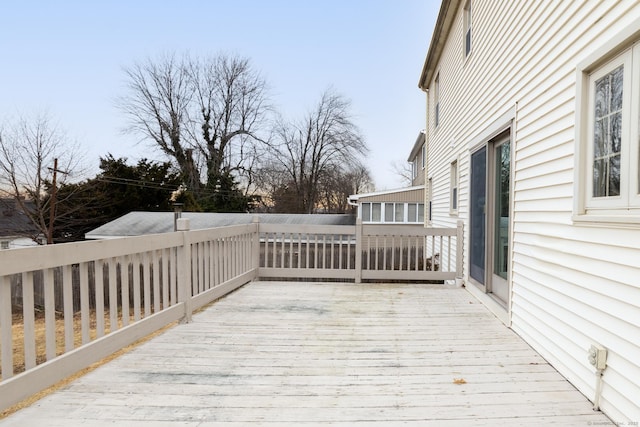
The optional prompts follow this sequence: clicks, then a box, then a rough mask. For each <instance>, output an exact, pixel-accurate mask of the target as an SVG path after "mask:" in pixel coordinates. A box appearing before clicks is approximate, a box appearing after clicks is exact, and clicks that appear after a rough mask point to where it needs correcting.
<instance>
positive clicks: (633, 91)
mask: <svg viewBox="0 0 640 427" xmlns="http://www.w3.org/2000/svg"><path fill="white" fill-rule="evenodd" d="M598 63H602V62H601V61H598ZM579 73H580V74H581V75H580V76H579V77H581V79H582V80H581V82H580V84H581V86H579V94H578V97H579V102H581V105H583V107H582V109H581V111H579V112H578V114H580V116H579V117H578V118H577V120H578V121H580V120H583V121H584V123H586V126H577V127H578V128H579V129H578V134H577V138H576V140H577V144H579V146H578V147H577V148H576V150H577V151H578V152H579V156H577V157H578V160H577V161H578V162H580V164H579V165H578V168H577V169H579V170H578V172H577V173H578V174H579V175H578V179H577V180H576V182H577V183H578V187H577V189H576V191H577V192H578V194H577V197H576V200H577V203H578V205H577V209H576V212H577V213H578V214H580V215H582V214H586V215H604V216H616V217H619V215H625V216H626V217H627V219H628V217H629V215H640V195H639V193H640V174H639V167H638V163H639V160H640V156H639V150H638V136H639V121H640V120H639V119H640V44H636V45H634V46H629V47H628V48H627V49H626V50H623V51H622V52H621V53H620V54H618V55H617V56H615V57H613V58H610V59H609V60H608V61H607V62H606V63H604V64H602V65H599V66H597V67H595V68H594V69H588V68H580V67H579ZM580 89H582V90H580ZM581 95H582V97H586V100H584V99H582V98H580V96H581ZM580 219H587V220H588V219H589V218H584V217H583V218H580ZM618 219H619V218H618ZM612 220H613V221H615V220H616V219H612ZM624 220H625V219H624V218H623V219H622V221H624Z"/></svg>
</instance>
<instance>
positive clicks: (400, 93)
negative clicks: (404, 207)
mask: <svg viewBox="0 0 640 427" xmlns="http://www.w3.org/2000/svg"><path fill="white" fill-rule="evenodd" d="M439 6H440V1H439V0H322V1H308V0H227V1H221V0H208V1H206V0H202V1H195V0H181V1H172V2H169V1H165V0H150V1H147V0H144V1H141V0H110V1H106V0H104V1H97V0H96V1H93V0H91V1H87V0H78V1H66V0H58V1H30V0H21V1H11V2H8V1H7V2H3V4H2V5H1V6H0V16H1V17H2V24H0V53H1V55H2V58H1V62H0V63H1V64H2V65H1V66H0V124H2V123H3V122H4V123H7V122H9V121H11V120H13V119H14V118H15V117H16V116H17V115H19V114H27V115H29V114H33V113H35V112H41V111H43V110H46V111H48V112H49V114H50V115H51V116H52V117H53V118H54V119H55V120H56V121H57V122H58V123H59V124H60V126H61V127H62V128H64V129H65V130H66V131H67V133H68V135H69V136H70V137H71V138H72V139H75V140H77V141H79V142H80V143H81V144H82V146H83V147H84V148H85V149H86V153H87V155H86V158H87V162H88V163H90V164H91V165H92V166H93V167H95V171H94V172H95V173H97V172H98V168H97V166H98V159H99V157H100V156H104V155H106V154H107V153H112V154H113V155H114V156H115V157H127V158H129V160H130V161H131V162H132V163H133V162H135V161H137V160H138V159H139V158H140V157H147V158H152V159H157V160H164V159H163V158H162V157H160V156H158V155H157V154H153V150H150V149H149V146H148V145H144V144H137V143H136V141H137V139H136V138H135V137H134V136H131V135H125V134H123V133H122V128H123V127H124V126H125V117H124V116H123V114H122V113H121V112H120V111H119V110H118V109H117V108H116V106H115V98H116V97H118V96H119V95H122V94H123V93H124V90H125V89H124V73H123V71H122V70H123V67H128V66H131V65H132V64H133V63H134V62H136V61H141V60H144V59H146V58H148V57H151V58H154V57H158V56H159V55H160V54H163V53H167V52H177V53H182V52H189V53H191V54H193V55H201V56H206V55H215V54H217V53H220V52H226V53H231V54H234V55H239V56H243V57H247V58H249V59H250V60H251V61H252V63H253V65H254V67H255V68H256V69H257V70H259V71H260V72H261V73H262V75H263V76H264V77H265V78H266V80H267V81H268V83H269V86H270V87H271V93H272V100H273V102H274V104H275V105H276V106H277V108H278V109H279V110H280V111H281V112H282V113H283V114H284V115H286V116H289V117H299V116H300V115H301V114H302V113H304V112H306V111H308V110H309V109H310V108H312V107H313V106H314V105H315V104H316V103H317V101H318V100H319V98H320V95H321V94H322V92H323V91H324V90H325V89H327V88H328V87H329V86H332V87H333V88H334V89H335V90H336V91H337V92H339V93H341V94H343V95H345V96H346V97H347V98H349V99H351V101H352V107H353V110H352V112H353V114H354V116H355V122H356V124H357V125H358V126H359V127H360V129H361V130H362V132H363V134H364V136H365V138H366V141H367V144H368V146H369V147H370V149H371V152H370V154H369V157H368V162H367V163H368V165H369V167H370V169H371V171H372V173H373V176H374V179H375V182H376V187H377V189H378V190H382V189H391V188H397V187H400V186H401V181H400V180H399V178H398V177H397V176H396V174H395V173H394V172H393V169H392V167H391V164H392V162H393V161H397V162H405V161H406V159H407V156H408V155H409V151H410V150H411V148H412V146H413V143H414V142H415V139H416V137H417V135H418V133H419V132H420V130H421V129H423V128H424V110H425V107H424V105H425V101H424V94H423V93H422V92H421V91H420V90H419V89H418V78H419V77H420V72H421V70H422V65H423V63H424V59H425V56H426V53H427V50H428V47H429V41H430V39H431V33H432V30H433V26H434V24H435V20H436V17H437V14H438V9H439Z"/></svg>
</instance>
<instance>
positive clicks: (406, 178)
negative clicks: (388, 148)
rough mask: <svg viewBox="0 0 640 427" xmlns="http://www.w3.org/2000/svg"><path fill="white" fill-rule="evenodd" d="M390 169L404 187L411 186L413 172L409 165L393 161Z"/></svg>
mask: <svg viewBox="0 0 640 427" xmlns="http://www.w3.org/2000/svg"><path fill="white" fill-rule="evenodd" d="M391 169H392V171H393V173H395V174H396V175H397V176H398V178H400V181H401V182H402V183H403V184H404V185H411V183H412V182H413V171H412V169H411V163H408V162H400V161H394V162H392V163H391Z"/></svg>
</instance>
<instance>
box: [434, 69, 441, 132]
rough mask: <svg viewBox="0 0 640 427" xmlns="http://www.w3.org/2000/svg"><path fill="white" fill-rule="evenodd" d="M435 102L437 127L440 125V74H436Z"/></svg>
mask: <svg viewBox="0 0 640 427" xmlns="http://www.w3.org/2000/svg"><path fill="white" fill-rule="evenodd" d="M433 100H434V104H435V115H436V116H435V121H436V127H438V125H439V124H440V73H439V72H438V74H436V79H435V82H434V84H433Z"/></svg>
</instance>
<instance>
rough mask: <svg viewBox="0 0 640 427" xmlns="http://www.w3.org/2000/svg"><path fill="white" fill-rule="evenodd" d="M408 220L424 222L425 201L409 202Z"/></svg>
mask: <svg viewBox="0 0 640 427" xmlns="http://www.w3.org/2000/svg"><path fill="white" fill-rule="evenodd" d="M407 222H424V204H423V203H407Z"/></svg>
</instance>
